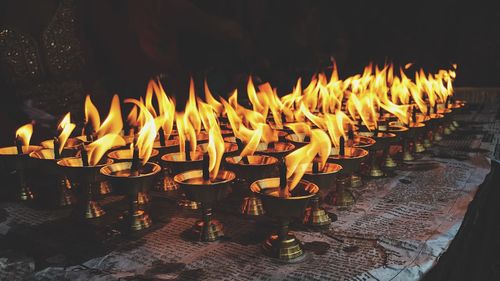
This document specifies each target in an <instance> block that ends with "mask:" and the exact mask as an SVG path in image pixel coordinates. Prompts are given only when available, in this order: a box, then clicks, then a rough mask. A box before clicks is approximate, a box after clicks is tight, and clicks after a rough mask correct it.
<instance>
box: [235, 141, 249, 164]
mask: <svg viewBox="0 0 500 281" xmlns="http://www.w3.org/2000/svg"><path fill="white" fill-rule="evenodd" d="M236 144H237V145H238V150H239V151H240V153H241V152H242V151H243V149H244V147H243V142H242V141H241V140H240V139H239V138H236ZM241 161H243V164H246V165H248V164H250V162H249V161H248V157H247V156H243V157H241Z"/></svg>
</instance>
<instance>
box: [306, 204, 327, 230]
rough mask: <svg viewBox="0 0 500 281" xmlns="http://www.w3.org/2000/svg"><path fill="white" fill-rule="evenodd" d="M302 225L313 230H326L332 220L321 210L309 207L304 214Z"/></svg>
mask: <svg viewBox="0 0 500 281" xmlns="http://www.w3.org/2000/svg"><path fill="white" fill-rule="evenodd" d="M303 222H304V224H305V225H307V226H311V227H314V228H327V227H328V226H330V223H331V222H332V220H331V219H330V216H328V214H327V213H326V211H325V210H323V209H322V208H317V209H316V208H314V207H309V208H307V209H306V212H305V214H304V221H303Z"/></svg>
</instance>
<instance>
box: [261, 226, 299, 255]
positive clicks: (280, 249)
mask: <svg viewBox="0 0 500 281" xmlns="http://www.w3.org/2000/svg"><path fill="white" fill-rule="evenodd" d="M262 249H263V250H264V253H265V254H266V255H267V256H269V257H271V258H275V259H278V260H280V261H281V262H285V263H296V262H299V261H302V260H303V259H304V251H303V250H302V247H301V246H300V242H299V240H298V239H297V238H295V236H294V235H293V234H292V233H291V232H288V233H287V235H286V236H285V237H280V236H279V235H277V234H272V235H270V236H269V237H268V238H267V239H266V241H264V243H263V244H262Z"/></svg>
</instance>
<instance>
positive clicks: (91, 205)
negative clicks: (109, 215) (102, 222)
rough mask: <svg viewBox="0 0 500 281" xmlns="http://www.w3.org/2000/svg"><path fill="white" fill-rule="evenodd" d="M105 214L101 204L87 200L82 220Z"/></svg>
mask: <svg viewBox="0 0 500 281" xmlns="http://www.w3.org/2000/svg"><path fill="white" fill-rule="evenodd" d="M104 214H106V212H105V211H104V210H103V209H102V207H101V204H99V203H98V202H97V201H93V200H89V201H88V202H87V203H86V205H85V211H84V214H83V215H84V218H86V219H94V218H98V217H102V216H104Z"/></svg>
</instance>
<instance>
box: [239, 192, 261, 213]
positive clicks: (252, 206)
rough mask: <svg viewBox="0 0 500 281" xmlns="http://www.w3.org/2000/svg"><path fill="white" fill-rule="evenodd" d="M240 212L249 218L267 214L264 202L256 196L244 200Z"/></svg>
mask: <svg viewBox="0 0 500 281" xmlns="http://www.w3.org/2000/svg"><path fill="white" fill-rule="evenodd" d="M240 212H241V214H243V215H248V216H261V215H263V214H265V212H264V207H263V206H262V201H261V200H260V198H259V197H257V196H254V195H251V196H248V197H245V198H243V202H242V203H241V208H240Z"/></svg>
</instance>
